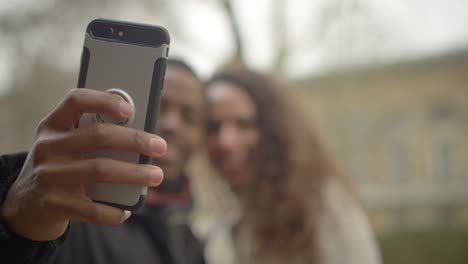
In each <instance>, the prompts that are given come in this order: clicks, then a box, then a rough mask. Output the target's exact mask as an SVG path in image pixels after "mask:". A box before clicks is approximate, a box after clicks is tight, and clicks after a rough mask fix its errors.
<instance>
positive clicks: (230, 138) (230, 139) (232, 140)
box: [218, 124, 239, 151]
mask: <svg viewBox="0 0 468 264" xmlns="http://www.w3.org/2000/svg"><path fill="white" fill-rule="evenodd" d="M238 139H239V137H238V133H237V130H236V128H235V127H234V126H233V125H230V124H225V125H223V126H222V127H221V128H220V131H219V135H218V142H219V146H220V148H221V149H222V150H224V151H233V150H234V149H236V148H238V147H239V146H238Z"/></svg>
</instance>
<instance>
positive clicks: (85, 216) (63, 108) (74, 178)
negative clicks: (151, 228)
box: [0, 88, 166, 241]
mask: <svg viewBox="0 0 468 264" xmlns="http://www.w3.org/2000/svg"><path fill="white" fill-rule="evenodd" d="M83 113H100V114H105V115H109V116H112V117H115V118H119V119H122V118H128V117H129V116H130V115H131V114H132V109H131V107H130V105H129V104H128V103H126V102H125V101H124V100H122V98H120V97H118V96H115V95H112V94H110V93H106V92H100V91H94V90H89V89H84V88H83V89H73V90H72V91H70V92H69V93H68V94H67V96H66V97H65V98H64V100H63V101H62V102H61V103H60V104H59V105H58V106H57V107H56V108H55V109H54V110H53V111H52V112H51V113H50V114H49V115H48V116H46V117H45V118H44V119H43V120H42V121H41V122H40V124H39V126H38V129H37V135H36V139H35V141H34V144H33V146H32V149H31V150H30V152H29V154H28V157H27V159H26V161H25V164H24V166H23V169H22V171H21V173H20V175H19V176H18V178H17V179H16V181H15V182H14V183H13V185H12V186H11V188H10V189H9V191H8V194H7V196H6V198H5V200H4V202H3V204H2V205H1V208H0V217H1V218H2V219H3V221H4V222H5V223H6V224H7V225H8V227H9V228H10V229H11V230H12V231H14V232H16V233H17V234H19V235H22V236H24V237H26V238H29V239H32V240H38V241H43V240H53V239H56V238H58V237H60V236H61V235H62V234H63V233H64V232H65V230H66V228H67V225H68V222H69V220H70V219H79V220H82V221H86V222H90V223H95V224H110V225H112V224H119V223H122V222H123V221H125V220H126V219H127V218H128V217H129V216H130V212H127V211H122V210H120V209H118V208H115V207H111V206H107V205H104V204H100V203H95V202H93V201H92V200H91V199H90V198H89V197H88V196H87V194H86V186H87V185H88V184H92V183H96V182H108V183H128V184H139V185H146V186H157V185H159V183H160V182H161V181H162V178H163V173H162V170H161V169H160V168H159V167H156V166H152V165H140V164H131V163H127V162H122V161H116V160H111V159H106V158H95V159H87V158H86V154H89V153H92V152H95V151H98V150H116V151H131V152H137V153H141V154H144V155H148V156H159V155H161V154H163V153H164V152H165V151H166V143H165V141H164V140H163V139H161V138H159V137H157V136H155V135H152V134H148V133H146V132H143V131H139V130H135V129H131V128H126V127H121V126H117V125H112V124H96V125H93V126H90V127H84V128H78V129H76V128H75V124H76V123H77V122H78V120H79V119H80V117H81V116H82V114H83Z"/></svg>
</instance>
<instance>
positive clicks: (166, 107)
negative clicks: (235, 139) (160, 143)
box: [154, 65, 204, 180]
mask: <svg viewBox="0 0 468 264" xmlns="http://www.w3.org/2000/svg"><path fill="white" fill-rule="evenodd" d="M203 127H204V96H203V88H202V84H201V82H200V81H199V80H197V79H196V78H195V77H194V76H193V75H192V74H190V73H189V72H188V71H187V70H185V69H183V68H182V67H179V66H174V65H168V66H167V71H166V77H165V81H164V89H163V90H162V93H161V105H160V108H159V116H158V122H157V125H156V134H157V135H159V136H161V137H163V138H164V139H165V140H166V141H167V152H166V154H165V155H164V156H162V157H160V158H157V159H154V164H155V165H157V166H160V167H161V168H162V169H163V171H164V177H165V179H167V180H173V179H176V178H177V177H178V176H179V175H180V174H181V173H182V171H183V169H184V167H185V166H186V163H187V161H188V159H189V158H190V156H191V155H192V153H193V152H194V150H196V148H197V147H198V145H199V144H200V143H201V141H202V140H203Z"/></svg>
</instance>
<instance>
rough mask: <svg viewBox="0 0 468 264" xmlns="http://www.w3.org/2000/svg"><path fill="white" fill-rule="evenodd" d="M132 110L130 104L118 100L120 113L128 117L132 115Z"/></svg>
mask: <svg viewBox="0 0 468 264" xmlns="http://www.w3.org/2000/svg"><path fill="white" fill-rule="evenodd" d="M132 112H133V109H132V105H130V104H129V103H127V102H125V101H121V102H120V113H122V115H124V116H125V117H129V116H131V115H132Z"/></svg>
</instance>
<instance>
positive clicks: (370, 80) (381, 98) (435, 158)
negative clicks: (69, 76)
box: [296, 50, 468, 231]
mask: <svg viewBox="0 0 468 264" xmlns="http://www.w3.org/2000/svg"><path fill="white" fill-rule="evenodd" d="M296 84H297V86H298V87H299V88H301V89H300V91H301V93H300V94H301V95H303V96H304V98H305V99H306V108H308V110H310V112H311V113H314V115H315V116H314V119H315V120H316V121H318V122H319V124H320V129H321V132H322V134H323V136H324V138H325V139H326V140H327V142H328V143H331V144H329V145H331V147H332V150H333V151H334V152H335V153H336V154H337V158H338V160H339V162H341V163H342V164H343V165H344V166H343V167H344V169H345V171H346V172H347V173H348V174H349V175H350V176H351V179H352V180H353V182H354V183H355V185H356V186H357V188H358V190H359V194H360V195H361V198H362V200H363V202H364V205H365V206H366V208H367V209H368V212H369V215H370V218H371V221H372V222H373V224H374V226H375V227H376V229H377V230H378V231H386V230H392V229H398V228H419V227H421V228H424V227H430V226H434V225H445V224H448V225H465V226H468V50H465V51H460V52H456V53H453V54H447V55H444V56H438V57H432V58H427V59H420V60H415V61H407V62H401V63H396V64H392V65H386V66H376V67H372V68H360V69H354V70H351V71H349V72H340V73H334V74H329V75H326V76H322V77H319V78H314V79H311V80H303V81H300V82H297V83H296Z"/></svg>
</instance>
